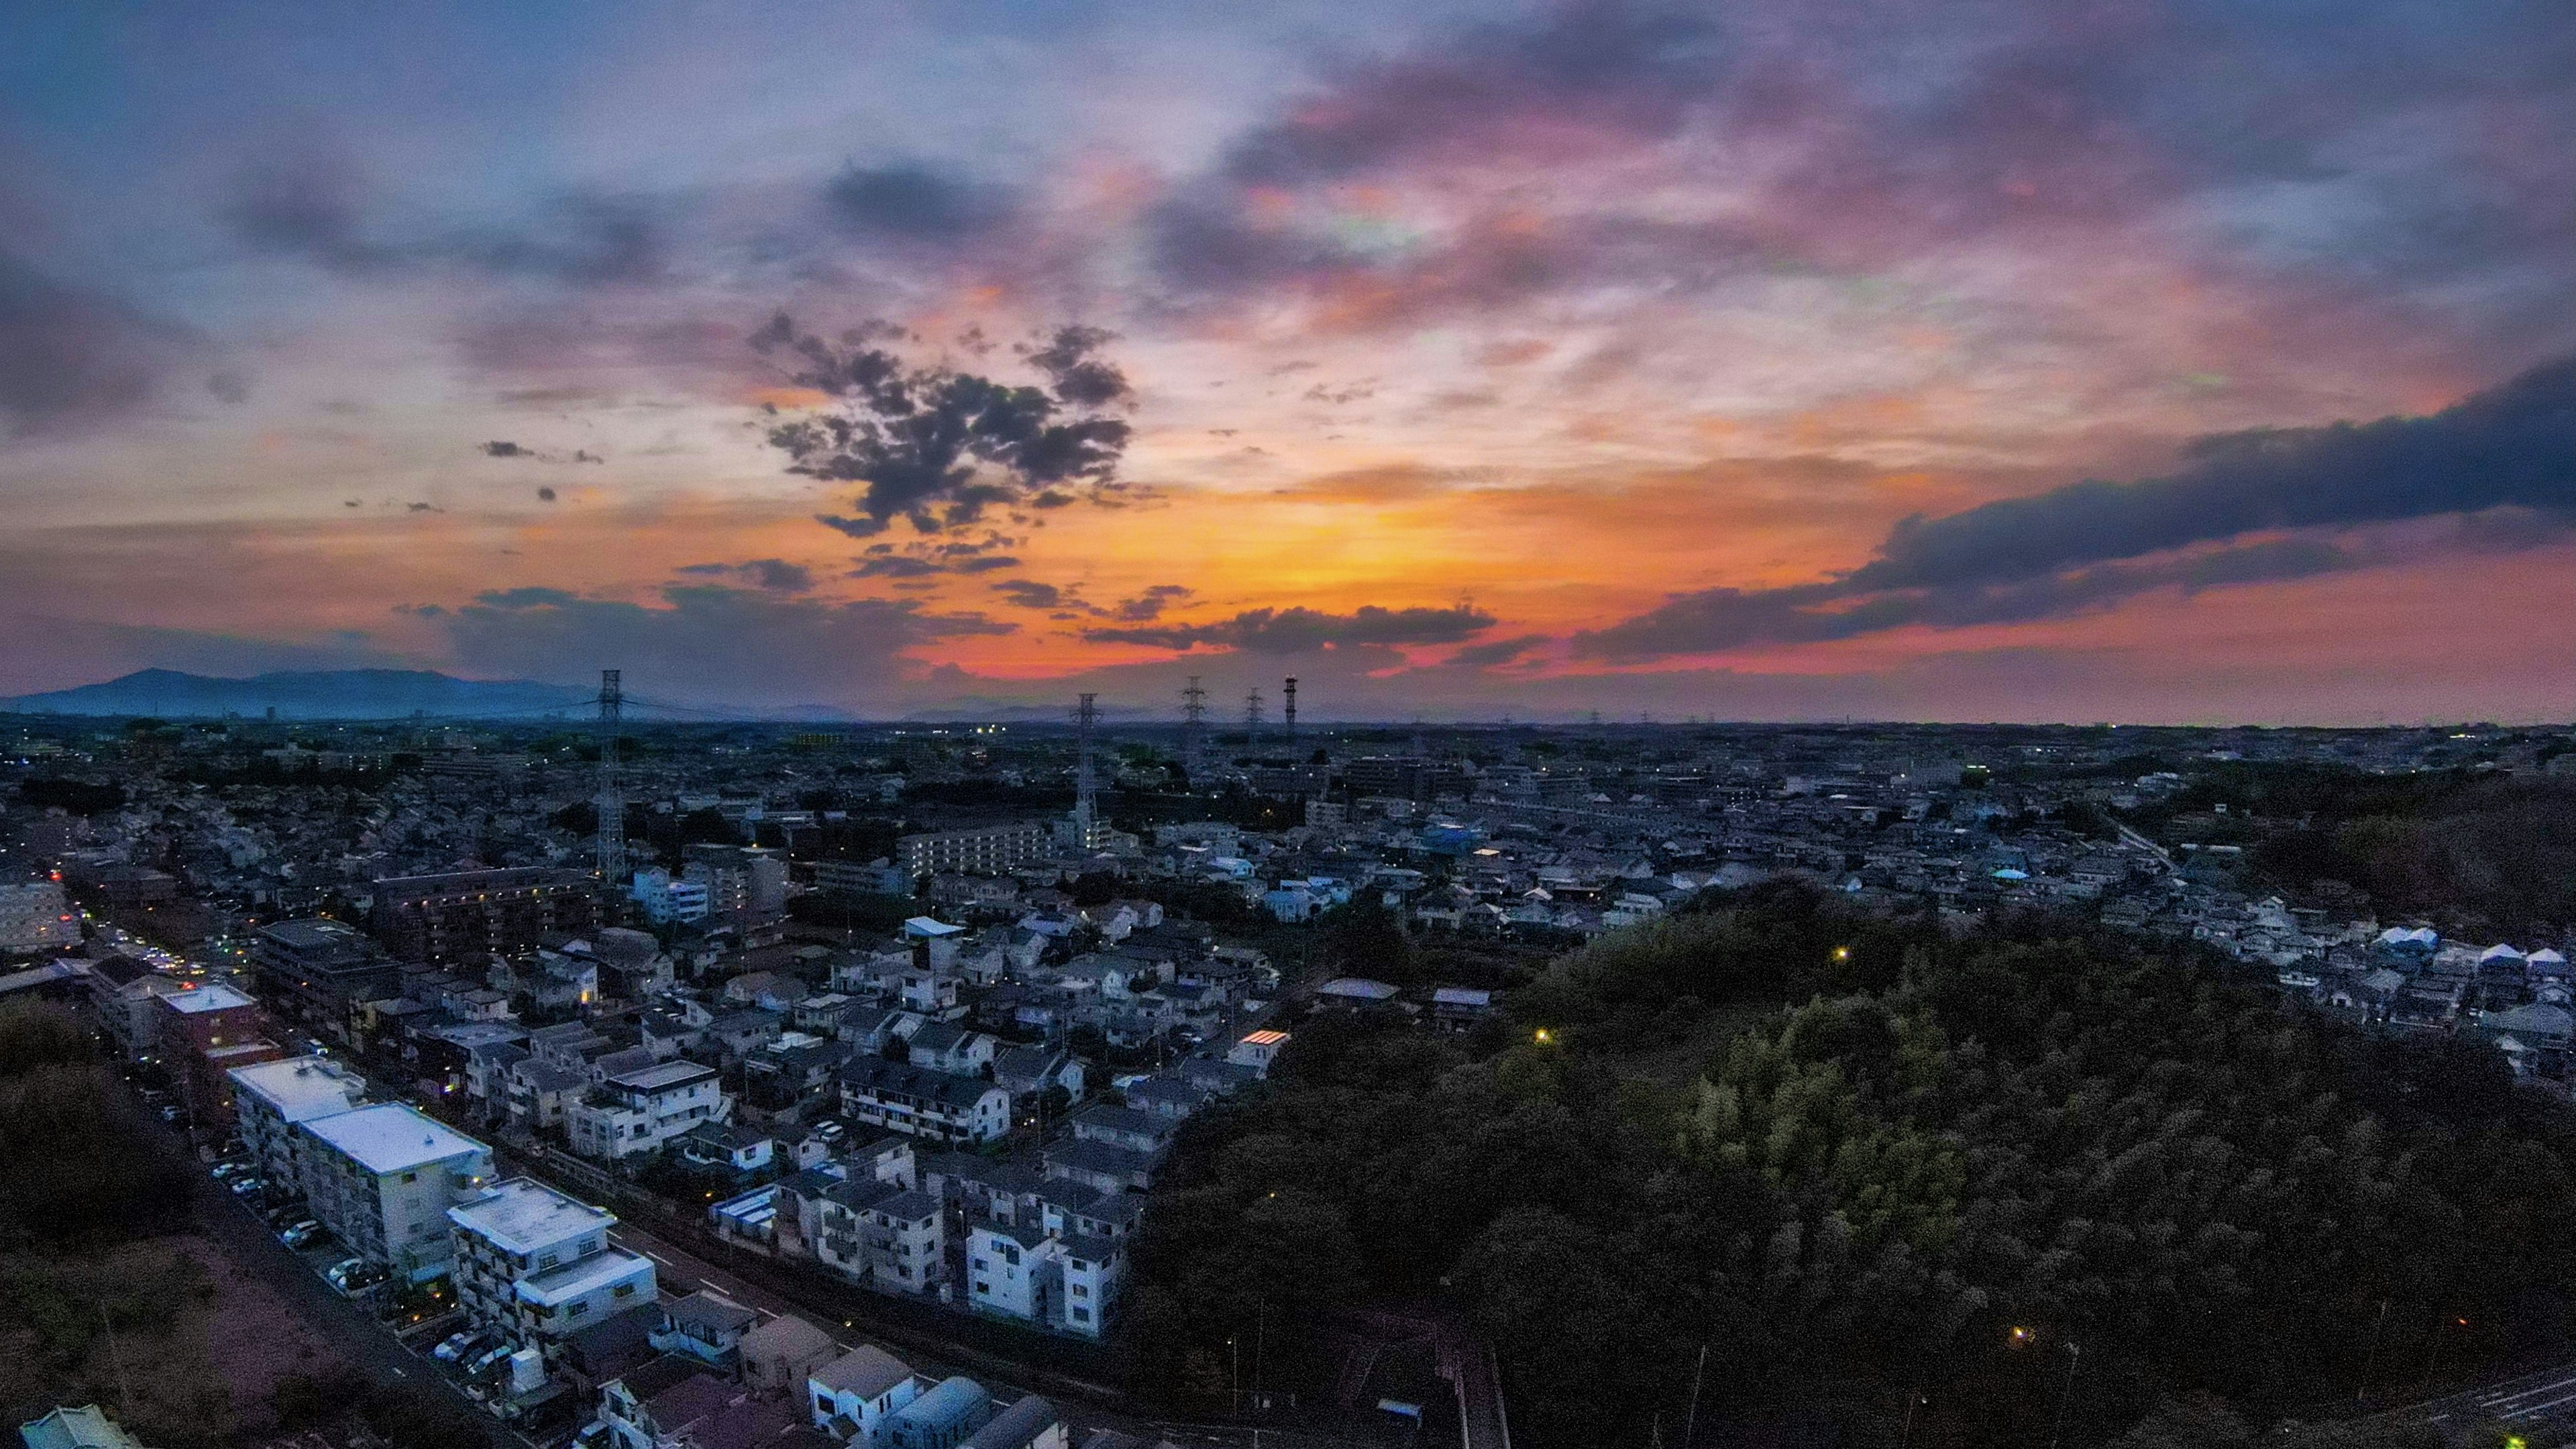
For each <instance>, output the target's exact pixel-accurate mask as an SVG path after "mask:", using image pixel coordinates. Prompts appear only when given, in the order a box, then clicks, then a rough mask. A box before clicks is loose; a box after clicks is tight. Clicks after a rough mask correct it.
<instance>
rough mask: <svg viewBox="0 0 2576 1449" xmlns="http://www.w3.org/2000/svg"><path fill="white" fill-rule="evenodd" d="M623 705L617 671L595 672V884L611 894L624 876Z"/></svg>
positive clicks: (622, 693)
mask: <svg viewBox="0 0 2576 1449" xmlns="http://www.w3.org/2000/svg"><path fill="white" fill-rule="evenodd" d="M625 705H626V696H625V692H624V691H623V690H622V689H620V688H619V687H618V681H617V671H616V670H614V669H603V670H601V671H599V798H598V800H597V801H596V802H595V804H596V808H597V809H598V811H599V880H600V884H601V885H603V886H606V887H608V888H609V889H611V890H615V889H616V888H617V883H618V881H619V880H620V879H621V878H623V877H624V876H625V874H626V796H625V795H624V794H623V793H622V792H620V791H619V790H618V788H617V729H618V723H619V716H620V715H621V714H622V713H623V712H624V710H625Z"/></svg>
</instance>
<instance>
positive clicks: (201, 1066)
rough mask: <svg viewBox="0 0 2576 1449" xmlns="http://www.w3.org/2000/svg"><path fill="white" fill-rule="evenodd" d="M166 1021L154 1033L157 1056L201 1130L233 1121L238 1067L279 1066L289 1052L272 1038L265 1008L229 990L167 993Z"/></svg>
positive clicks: (191, 986)
mask: <svg viewBox="0 0 2576 1449" xmlns="http://www.w3.org/2000/svg"><path fill="white" fill-rule="evenodd" d="M155 999H156V1000H157V1001H158V1002H159V1003H160V1020H159V1021H158V1022H157V1023H156V1025H155V1030H154V1032H153V1038H154V1042H153V1054H154V1056H155V1057H156V1058H158V1060H159V1061H160V1063H161V1066H162V1069H163V1070H164V1071H167V1072H168V1073H169V1074H170V1080H171V1084H172V1085H173V1086H174V1087H176V1088H177V1090H178V1094H179V1101H180V1103H181V1104H182V1105H183V1106H185V1107H186V1108H187V1110H188V1115H189V1116H190V1117H191V1118H193V1119H194V1120H195V1121H196V1123H197V1124H198V1125H199V1126H201V1127H212V1128H218V1129H220V1128H222V1127H224V1126H226V1125H227V1124H229V1123H230V1122H231V1121H232V1116H233V1084H232V1078H231V1077H230V1076H228V1075H227V1073H228V1072H230V1070H231V1069H232V1068H234V1067H242V1066H249V1065H250V1064H251V1063H253V1062H265V1061H274V1060H276V1059H277V1058H279V1057H282V1056H284V1055H286V1050H285V1048H283V1047H280V1046H279V1045H278V1044H277V1043H275V1042H273V1041H270V1040H269V1039H268V1037H267V1035H266V1031H267V1026H268V1019H267V1017H266V1016H264V1015H263V1014H262V1013H261V1011H260V1009H259V1003H258V1002H256V1001H253V1000H251V999H250V998H249V997H247V996H245V995H243V994H242V993H240V992H238V991H236V990H234V989H233V988H231V987H229V986H226V985H224V984H223V983H222V982H219V981H216V982H208V983H206V984H204V985H199V984H197V983H196V982H193V981H186V982H181V983H179V989H178V990H176V991H167V992H163V993H161V994H160V995H159V996H158V997H156V998H155Z"/></svg>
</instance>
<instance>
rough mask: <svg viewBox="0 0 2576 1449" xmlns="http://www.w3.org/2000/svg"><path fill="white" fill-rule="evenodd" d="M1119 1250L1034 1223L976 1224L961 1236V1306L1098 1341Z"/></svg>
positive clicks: (1119, 1267) (1119, 1273)
mask: <svg viewBox="0 0 2576 1449" xmlns="http://www.w3.org/2000/svg"><path fill="white" fill-rule="evenodd" d="M1126 1268H1127V1252H1126V1248H1125V1247H1124V1245H1122V1244H1120V1243H1117V1242H1115V1241H1112V1240H1109V1239H1103V1238H1087V1237H1078V1236H1064V1235H1059V1234H1056V1233H1053V1232H1050V1231H1049V1230H1047V1229H1046V1228H1044V1227H1041V1226H1039V1225H1038V1224H1036V1223H1019V1224H1013V1223H1003V1222H979V1223H977V1224H975V1225H974V1226H973V1227H972V1228H971V1229H969V1230H968V1232H967V1237H966V1306H967V1307H969V1308H972V1309H974V1310H975V1311H977V1312H979V1313H990V1314H993V1315H995V1316H997V1317H1002V1318H1010V1319H1015V1320H1017V1321H1019V1322H1022V1323H1027V1324H1031V1325H1033V1326H1035V1327H1039V1328H1044V1329H1048V1330H1050V1331H1053V1332H1056V1333H1072V1334H1078V1335H1080V1336H1082V1337H1085V1338H1098V1337H1100V1335H1101V1332H1102V1330H1103V1329H1105V1328H1106V1327H1107V1326H1108V1318H1109V1314H1110V1311H1111V1309H1112V1307H1113V1306H1114V1305H1115V1304H1116V1302H1117V1299H1118V1294H1119V1290H1120V1288H1121V1287H1122V1286H1123V1282H1124V1279H1125V1277H1126Z"/></svg>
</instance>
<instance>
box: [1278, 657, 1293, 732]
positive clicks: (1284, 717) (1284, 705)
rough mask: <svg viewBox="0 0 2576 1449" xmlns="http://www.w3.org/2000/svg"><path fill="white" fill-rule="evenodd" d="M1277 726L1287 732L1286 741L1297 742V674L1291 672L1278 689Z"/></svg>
mask: <svg viewBox="0 0 2576 1449" xmlns="http://www.w3.org/2000/svg"><path fill="white" fill-rule="evenodd" d="M1279 727H1280V728H1281V729H1284V730H1286V731H1287V732H1288V743H1290V744H1292V745H1293V744H1295V743H1297V676H1296V675H1293V674H1291V675H1289V676H1288V683H1287V686H1286V687H1285V688H1283V689H1281V690H1280V691H1279Z"/></svg>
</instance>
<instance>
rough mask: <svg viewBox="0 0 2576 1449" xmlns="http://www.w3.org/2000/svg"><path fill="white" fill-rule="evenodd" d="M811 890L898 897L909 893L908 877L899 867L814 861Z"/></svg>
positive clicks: (853, 862) (836, 861)
mask: <svg viewBox="0 0 2576 1449" xmlns="http://www.w3.org/2000/svg"><path fill="white" fill-rule="evenodd" d="M814 888H815V889H816V890H824V891H840V892H843V893H845V894H849V895H885V896H902V895H910V894H912V876H911V874H910V873H909V872H907V871H905V870H904V868H903V867H901V866H899V865H878V864H871V863H869V862H865V861H856V860H818V861H816V862H814Z"/></svg>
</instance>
